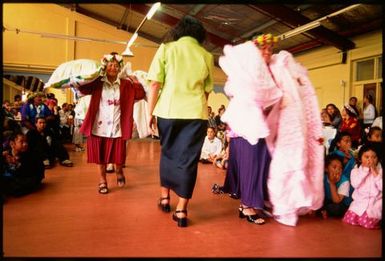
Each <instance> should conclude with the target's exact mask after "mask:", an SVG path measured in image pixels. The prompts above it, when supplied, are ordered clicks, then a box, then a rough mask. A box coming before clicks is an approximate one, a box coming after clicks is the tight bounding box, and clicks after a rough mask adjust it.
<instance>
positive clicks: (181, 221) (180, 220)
mask: <svg viewBox="0 0 385 261" xmlns="http://www.w3.org/2000/svg"><path fill="white" fill-rule="evenodd" d="M177 213H185V214H186V216H185V217H182V218H180V217H178V216H177V215H176V214H177ZM172 219H173V220H174V221H176V222H177V224H178V227H187V209H182V210H175V213H174V214H172Z"/></svg>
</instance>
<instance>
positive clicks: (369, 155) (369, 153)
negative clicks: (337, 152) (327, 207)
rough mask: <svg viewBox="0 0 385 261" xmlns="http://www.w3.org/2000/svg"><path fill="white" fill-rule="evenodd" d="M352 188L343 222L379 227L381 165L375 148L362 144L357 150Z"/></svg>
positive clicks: (365, 226)
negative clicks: (350, 198) (350, 200)
mask: <svg viewBox="0 0 385 261" xmlns="http://www.w3.org/2000/svg"><path fill="white" fill-rule="evenodd" d="M350 183H351V185H352V186H353V188H354V192H353V195H352V198H353V201H352V202H351V204H350V206H349V209H348V211H347V212H346V213H345V215H344V218H343V219H342V220H343V222H345V223H348V224H351V225H354V226H357V225H358V226H362V227H364V228H367V229H379V228H381V220H382V190H383V188H382V184H383V180H382V166H381V163H379V162H378V157H377V154H376V150H375V149H374V148H373V147H372V146H370V145H363V146H362V147H361V148H360V151H359V152H358V164H357V165H356V166H355V167H354V169H353V170H352V173H351V179H350Z"/></svg>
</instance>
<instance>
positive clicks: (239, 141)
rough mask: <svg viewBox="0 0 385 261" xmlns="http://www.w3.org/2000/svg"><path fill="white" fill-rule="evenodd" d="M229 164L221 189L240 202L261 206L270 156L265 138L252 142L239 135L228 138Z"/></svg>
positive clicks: (264, 197)
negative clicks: (253, 143) (255, 142)
mask: <svg viewBox="0 0 385 261" xmlns="http://www.w3.org/2000/svg"><path fill="white" fill-rule="evenodd" d="M229 146H230V147H229V163H228V164H229V165H228V168H227V172H226V178H225V183H224V187H223V191H224V192H225V193H229V194H231V195H232V197H233V198H240V200H241V204H244V205H246V206H249V207H254V208H257V209H263V207H264V201H265V200H268V198H267V176H268V173H269V166H270V161H271V157H270V154H269V151H268V149H267V146H266V142H265V139H259V141H258V143H257V144H255V145H251V144H250V143H249V142H248V141H247V140H245V139H244V138H242V137H237V138H231V139H230V144H229Z"/></svg>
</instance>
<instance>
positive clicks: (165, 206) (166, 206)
mask: <svg viewBox="0 0 385 261" xmlns="http://www.w3.org/2000/svg"><path fill="white" fill-rule="evenodd" d="M166 199H167V200H168V202H167V203H166V204H162V201H163V200H166ZM158 206H159V208H160V209H161V210H162V211H163V212H165V213H168V212H170V211H171V207H170V196H167V197H165V198H159V203H158Z"/></svg>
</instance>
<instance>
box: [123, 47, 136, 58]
mask: <svg viewBox="0 0 385 261" xmlns="http://www.w3.org/2000/svg"><path fill="white" fill-rule="evenodd" d="M122 56H126V57H133V56H134V53H133V52H132V51H131V49H130V46H128V45H127V47H126V50H124V52H123V53H122Z"/></svg>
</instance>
